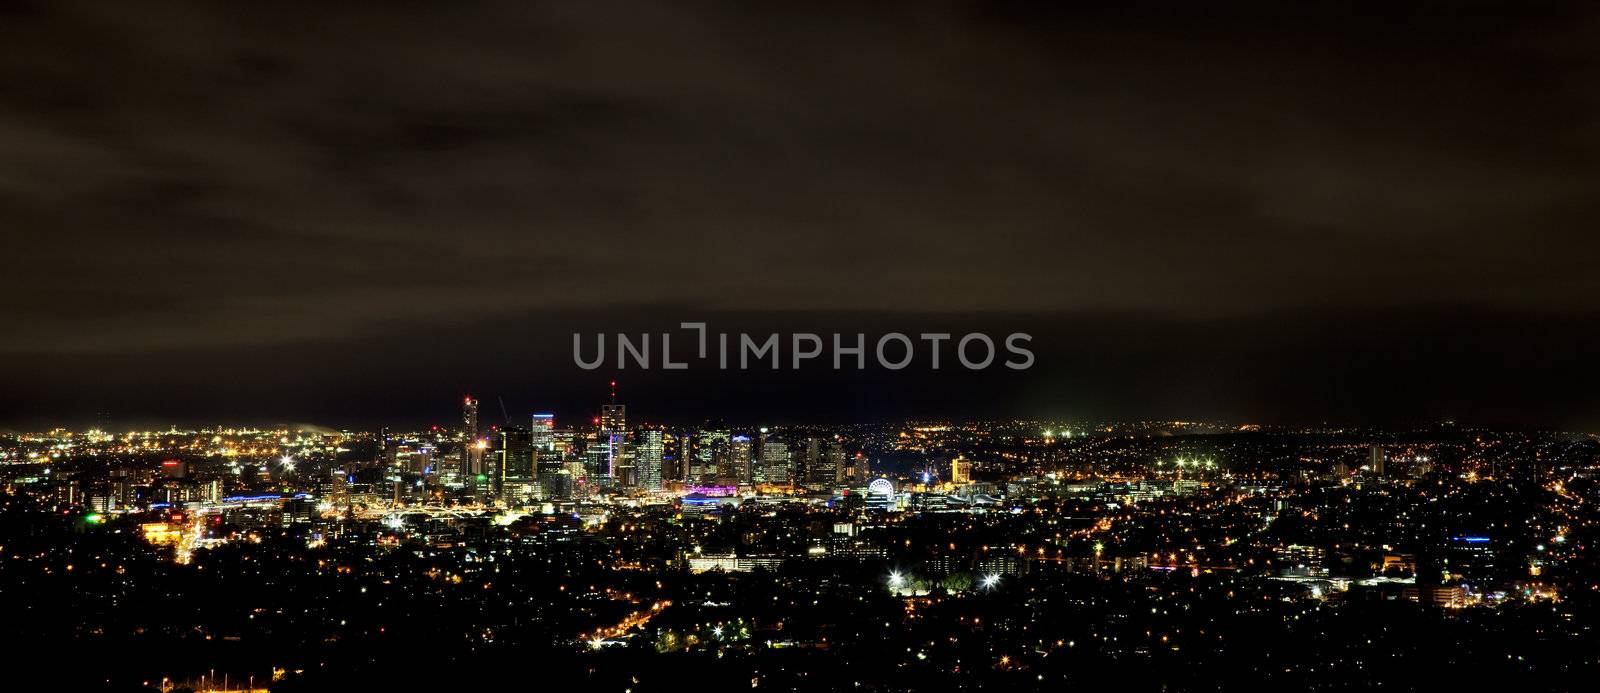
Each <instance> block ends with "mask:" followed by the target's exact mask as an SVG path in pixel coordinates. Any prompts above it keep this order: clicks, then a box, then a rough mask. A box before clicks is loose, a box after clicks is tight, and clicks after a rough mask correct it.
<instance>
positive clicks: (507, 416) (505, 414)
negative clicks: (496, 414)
mask: <svg viewBox="0 0 1600 693" xmlns="http://www.w3.org/2000/svg"><path fill="white" fill-rule="evenodd" d="M494 398H495V401H498V402H499V403H500V415H501V416H503V417H505V419H506V425H507V426H510V425H511V414H510V413H509V412H507V411H506V398H504V397H501V396H500V395H495V396H494Z"/></svg>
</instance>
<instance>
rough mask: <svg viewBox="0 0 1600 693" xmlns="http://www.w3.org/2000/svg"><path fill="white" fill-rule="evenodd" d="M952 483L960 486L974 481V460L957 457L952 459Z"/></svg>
mask: <svg viewBox="0 0 1600 693" xmlns="http://www.w3.org/2000/svg"><path fill="white" fill-rule="evenodd" d="M950 483H952V484H956V485H958V486H959V485H963V484H970V483H972V460H969V459H967V458H965V457H957V458H955V459H953V460H951V461H950Z"/></svg>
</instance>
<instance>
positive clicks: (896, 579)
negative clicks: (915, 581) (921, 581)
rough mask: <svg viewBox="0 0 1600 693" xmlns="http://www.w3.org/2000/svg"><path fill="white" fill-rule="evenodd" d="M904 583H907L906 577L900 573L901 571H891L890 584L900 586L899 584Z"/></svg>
mask: <svg viewBox="0 0 1600 693" xmlns="http://www.w3.org/2000/svg"><path fill="white" fill-rule="evenodd" d="M904 584H906V577H905V576H904V575H901V574H900V573H899V571H895V572H892V573H889V586H890V587H899V586H901V585H904Z"/></svg>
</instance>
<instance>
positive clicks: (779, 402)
mask: <svg viewBox="0 0 1600 693" xmlns="http://www.w3.org/2000/svg"><path fill="white" fill-rule="evenodd" d="M1306 5H1307V4H1305V3H1285V2H1246V3H1230V2H1207V3H1199V2H1170V3H1154V2H1138V1H1136V0H1115V1H1112V0H1107V1H1104V2H1081V3H1074V2H1040V3H1027V2H976V1H973V2H934V1H928V2H908V3H897V2H836V3H835V2H822V1H813V2H798V3H778V2H751V1H746V2H725V3H718V2H604V1H599V0H585V1H584V2H572V3H530V2H512V1H508V2H448V3H425V2H382V3H377V2H350V3H326V2H303V3H302V2H231V3H221V2H217V3H201V2H193V3H184V2H161V1H159V0H152V1H150V2H141V3H138V4H137V7H134V6H133V5H131V4H129V3H119V2H70V1H66V0H50V1H45V0H39V1H37V2H29V1H26V0H0V46H3V48H0V229H4V236H3V242H4V246H3V247H4V252H3V253H0V258H3V261H4V271H3V272H0V287H3V290H4V294H5V300H4V303H3V305H4V308H3V313H0V317H3V326H4V329H3V331H0V384H3V385H0V426H3V427H11V428H31V427H39V426H44V425H50V424H67V425H81V424H89V423H94V422H96V421H97V420H101V419H102V418H103V419H104V420H105V421H106V422H107V423H109V424H111V425H112V427H113V428H118V427H125V426H131V425H135V424H147V423H149V424H163V425H164V424H167V423H178V424H209V423H247V422H260V423H273V422H280V423H308V424H318V425H325V426H333V427H342V426H369V425H380V424H392V425H409V424H413V423H426V422H438V423H446V422H449V421H451V420H452V419H454V418H455V417H456V416H457V415H458V414H457V413H456V409H455V408H456V406H457V405H458V404H459V400H458V398H459V397H460V396H461V395H463V394H467V393H471V394H473V395H476V396H478V397H479V398H481V399H482V400H483V403H484V404H483V408H484V409H483V410H484V416H485V418H486V419H487V420H489V421H490V422H498V421H499V419H500V416H501V415H500V402H501V401H503V402H504V404H505V406H506V410H507V411H508V412H509V413H510V415H511V417H512V418H514V419H516V420H518V421H521V420H522V419H523V417H525V416H526V414H527V413H528V412H531V411H535V410H541V411H542V410H553V411H555V412H557V413H558V414H560V415H561V416H563V417H575V416H582V417H585V418H587V416H588V415H589V413H590V412H591V411H592V410H593V409H594V408H595V407H597V406H598V404H599V403H600V402H601V401H603V398H604V397H605V392H606V383H607V380H609V379H610V378H611V377H613V376H616V377H618V379H619V380H621V381H622V394H623V400H624V401H625V402H627V403H628V404H629V405H630V410H631V411H630V413H631V414H632V415H633V417H634V418H635V419H636V420H637V419H644V420H656V421H675V422H694V421H699V420H700V419H702V418H705V417H708V416H717V417H723V418H726V419H728V420H730V421H733V422H764V421H771V422H783V421H819V422H820V421H855V420H879V419H892V418H900V417H910V416H959V417H972V418H976V417H990V416H1029V417H1088V418H1096V419H1100V418H1184V419H1210V420H1218V419H1221V420H1233V421H1254V422H1262V423H1310V422H1324V421H1326V422H1334V423H1341V424H1374V423H1376V424H1411V423H1418V422H1429V421H1434V420H1438V419H1455V420H1459V421H1462V422H1465V423H1478V424H1508V425H1518V426H1541V427H1563V428H1577V429H1580V430H1596V429H1600V397H1597V386H1600V371H1597V368H1596V365H1595V358H1594V354H1595V353H1596V351H1597V345H1600V319H1597V318H1600V278H1597V277H1600V274H1597V273H1596V271H1595V260H1596V257H1597V252H1600V229H1597V225H1596V220H1597V219H1600V119H1597V116H1600V49H1597V47H1600V4H1596V3H1592V2H1537V1H1531V0H1520V1H1515V2H1474V1H1471V0H1451V1H1443V0H1440V1H1436V2H1395V1H1389V2H1344V3H1318V5H1327V6H1326V7H1308V6H1306ZM684 320H704V321H707V322H709V323H710V324H711V327H712V329H713V330H728V331H735V332H736V331H738V330H740V329H751V330H763V331H770V330H776V331H782V332H796V331H809V332H824V333H826V332H834V331H840V332H855V331H857V330H864V331H867V332H869V333H874V332H876V333H881V332H883V331H888V330H897V331H902V332H915V331H919V330H926V329H940V330H942V331H948V332H955V333H957V334H960V333H964V332H971V331H985V332H988V333H990V334H993V335H996V336H997V337H999V336H1003V335H1004V334H1006V333H1009V332H1016V331H1022V332H1030V333H1032V334H1034V336H1035V338H1034V342H1033V348H1034V351H1035V352H1036V354H1037V355H1038V362H1037V365H1036V367H1035V368H1034V369H1033V370H1030V371H1026V372H1010V371H1005V370H1003V369H1001V370H989V371H983V372H978V373H968V372H963V371H959V370H949V369H946V370H941V371H938V372H933V371H929V370H927V369H926V368H916V367H913V368H910V369H907V370H905V371H900V372H895V373H890V372H885V371H882V370H872V371H868V372H865V373H859V372H855V371H846V372H844V373H840V374H835V373H832V372H831V371H815V370H813V371H809V372H805V373H801V374H793V373H776V374H775V373H772V372H769V371H751V372H746V373H737V372H734V373H725V372H718V371H716V370H707V369H704V368H701V369H695V370H690V371H686V372H678V373H661V372H650V373H638V372H632V371H626V372H623V373H621V374H616V373H614V372H612V371H603V372H602V371H596V372H588V371H581V370H579V369H578V368H577V367H575V366H574V365H573V362H572V358H571V335H572V333H573V332H575V331H594V330H605V331H607V332H618V331H623V332H639V331H642V330H651V331H659V330H661V329H664V328H670V327H673V326H675V325H676V324H677V323H678V322H680V321H684ZM102 412H104V414H103V415H102V414H101V413H102Z"/></svg>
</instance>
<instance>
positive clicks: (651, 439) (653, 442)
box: [633, 428, 665, 491]
mask: <svg viewBox="0 0 1600 693" xmlns="http://www.w3.org/2000/svg"><path fill="white" fill-rule="evenodd" d="M664 452H665V448H664V446H663V443H662V435H661V431H660V430H659V429H653V428H647V429H644V430H641V431H639V432H638V433H637V434H636V435H635V444H634V451H633V453H634V464H635V466H636V467H637V468H638V470H639V486H641V487H643V488H645V489H647V490H650V491H659V490H661V481H662V477H663V473H662V457H663V455H664Z"/></svg>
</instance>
